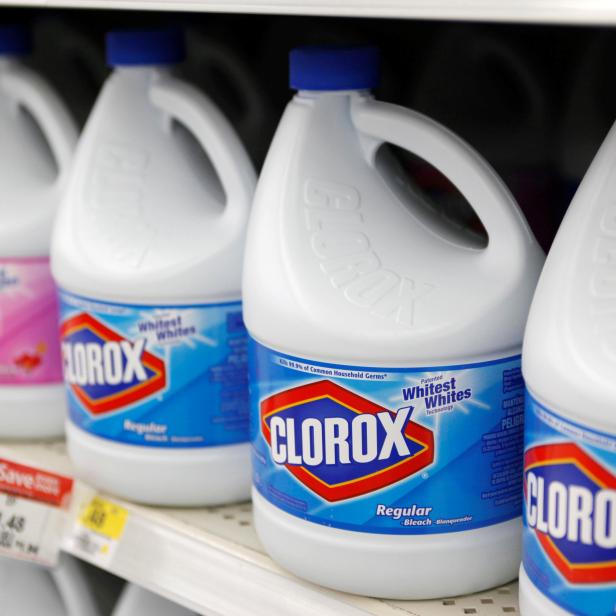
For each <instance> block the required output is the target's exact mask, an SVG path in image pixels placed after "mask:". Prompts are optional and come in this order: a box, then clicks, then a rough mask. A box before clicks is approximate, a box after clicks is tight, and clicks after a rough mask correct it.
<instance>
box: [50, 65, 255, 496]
mask: <svg viewBox="0 0 616 616" xmlns="http://www.w3.org/2000/svg"><path fill="white" fill-rule="evenodd" d="M203 151H205V152H206V155H207V158H205V157H203ZM253 185H254V172H253V171H252V167H251V165H250V163H249V162H248V159H247V156H246V154H245V152H244V150H243V148H242V146H241V144H240V143H239V141H238V140H237V137H236V136H235V134H234V133H233V131H232V129H231V128H230V126H229V125H228V123H227V122H226V121H225V120H224V118H222V114H220V112H219V111H218V110H217V109H215V108H214V107H213V105H212V104H211V103H210V101H209V100H208V99H207V98H205V97H204V96H203V95H202V94H200V93H199V92H197V91H195V90H194V89H193V88H191V87H189V86H187V85H186V84H184V83H182V82H180V81H178V80H177V79H175V78H173V76H172V75H171V74H170V73H169V71H168V70H166V69H162V68H159V67H155V66H154V67H134V68H119V69H116V70H115V71H114V73H113V74H112V75H111V77H110V78H109V80H108V81H107V83H106V85H105V87H104V88H103V91H102V92H101V95H100V96H99V99H98V101H97V104H96V106H95V108H94V111H93V113H92V116H91V117H90V119H89V121H88V123H87V125H86V128H85V130H84V135H83V138H82V140H81V142H80V145H79V149H78V153H77V156H76V165H75V169H74V172H73V175H72V180H71V185H70V186H69V190H68V193H67V198H66V200H65V202H64V203H63V207H62V209H61V213H60V217H59V222H58V225H57V227H56V233H55V236H54V249H53V271H54V276H55V278H56V280H57V282H58V284H59V286H60V288H61V300H62V308H61V312H62V320H61V331H62V337H63V357H64V366H65V381H66V385H67V390H68V395H69V423H68V425H67V442H68V450H69V454H70V455H71V458H72V460H73V462H74V463H75V464H76V465H77V467H78V468H79V469H80V470H81V472H82V474H83V476H84V477H86V478H87V479H89V480H90V481H91V482H92V483H94V484H95V485H97V486H98V487H100V488H102V489H105V490H108V491H110V492H112V493H115V494H118V495H120V496H123V497H125V498H130V499H131V500H137V501H140V502H145V503H153V504H161V505H177V506H184V505H186V506H188V505H204V504H212V505H213V504H220V503H224V502H232V501H237V500H242V499H244V498H247V497H248V494H249V485H250V479H249V470H248V468H249V467H248V445H247V444H246V442H245V441H246V437H245V436H243V433H244V431H246V432H247V427H246V428H243V426H244V424H246V423H247V419H246V420H244V419H243V415H244V413H245V410H242V408H241V407H242V402H241V401H242V399H243V398H245V396H246V392H245V391H244V389H245V377H242V376H241V363H242V362H243V361H245V359H243V355H242V348H243V346H245V343H244V341H243V340H244V337H245V335H244V334H243V333H242V328H243V323H242V322H241V304H240V291H239V288H240V276H241V261H242V251H243V239H244V234H245V224H246V218H247V213H248V205H249V202H250V196H251V191H252V188H253ZM93 344H94V345H97V346H98V347H99V350H98V351H97V350H94V351H91V353H94V355H91V356H88V357H89V359H87V358H86V359H82V357H83V358H85V357H86V356H85V355H82V354H83V353H84V352H85V351H84V350H85V349H86V347H88V345H93ZM131 354H132V357H133V360H131V359H130V356H131ZM92 358H94V359H92ZM83 362H89V363H87V364H86V363H83ZM92 362H94V363H92ZM114 362H115V363H114ZM86 365H87V369H86V368H85V366H86ZM130 365H132V368H131V367H130ZM93 366H94V367H93ZM84 370H85V372H84ZM223 405H226V406H225V407H224V408H223ZM225 409H226V410H227V411H229V413H228V414H227V415H226V416H224V414H221V413H222V411H223V410H225ZM218 420H220V421H218ZM126 469H130V472H129V473H128V472H126ZM154 477H155V478H156V480H155V481H153V480H152V478H154Z"/></svg>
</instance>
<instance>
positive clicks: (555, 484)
mask: <svg viewBox="0 0 616 616" xmlns="http://www.w3.org/2000/svg"><path fill="white" fill-rule="evenodd" d="M526 406H527V426H526V448H525V453H524V496H525V507H524V542H523V562H524V568H525V570H526V573H527V574H528V576H529V577H530V579H531V580H532V581H533V583H534V584H535V585H536V586H537V588H538V589H539V590H541V591H542V592H543V593H544V594H545V595H546V596H547V597H549V599H550V600H551V601H553V602H554V603H556V604H557V605H559V606H561V607H562V608H563V609H565V610H568V611H570V612H573V613H575V614H583V615H587V616H607V615H608V614H615V613H616V475H615V471H616V437H614V436H613V435H609V434H604V433H601V432H597V431H595V430H592V429H590V428H588V427H584V426H581V425H579V424H576V423H573V422H570V421H568V420H566V419H564V418H563V417H560V416H559V415H557V414H556V413H554V412H553V411H551V410H548V409H547V408H545V407H544V406H542V405H541V404H540V403H539V402H537V400H535V399H534V398H533V397H532V395H531V394H530V393H527V402H526Z"/></svg>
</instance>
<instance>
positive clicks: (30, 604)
mask: <svg viewBox="0 0 616 616" xmlns="http://www.w3.org/2000/svg"><path fill="white" fill-rule="evenodd" d="M0 614H2V616H41V614H45V616H98V614H99V610H98V607H97V605H96V602H95V600H94V597H93V594H92V590H91V588H90V586H89V584H88V581H87V580H86V578H85V576H84V574H83V571H82V569H81V566H80V565H79V563H78V562H77V561H76V560H75V559H73V558H72V557H70V556H67V555H64V554H63V555H62V556H61V558H60V562H59V563H58V565H57V566H56V567H54V568H51V569H48V568H46V567H42V566H40V565H35V564H33V563H30V562H25V561H19V560H11V559H8V558H5V557H0Z"/></svg>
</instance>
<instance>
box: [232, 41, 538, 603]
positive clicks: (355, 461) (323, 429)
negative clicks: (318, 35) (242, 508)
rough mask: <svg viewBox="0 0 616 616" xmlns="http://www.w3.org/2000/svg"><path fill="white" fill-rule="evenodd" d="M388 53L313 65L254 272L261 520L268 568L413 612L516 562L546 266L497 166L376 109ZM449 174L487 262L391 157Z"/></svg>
mask: <svg viewBox="0 0 616 616" xmlns="http://www.w3.org/2000/svg"><path fill="white" fill-rule="evenodd" d="M377 62H378V60H377V54H376V51H375V49H374V48H362V47H359V48H350V49H345V48H342V49H336V48H334V49H328V48H316V49H311V48H307V49H299V50H296V51H295V52H293V53H292V55H291V85H292V87H294V88H295V89H297V90H299V92H298V93H297V95H296V96H295V97H294V98H293V100H292V101H291V102H290V103H289V105H288V106H287V109H286V111H285V114H284V116H283V118H282V120H281V122H280V125H279V128H278V131H277V133H276V137H275V139H274V141H273V143H272V146H271V149H270V152H269V154H268V157H267V159H266V162H265V166H264V169H263V172H262V175H261V177H260V180H259V184H258V187H257V192H256V195H255V201H254V206H253V214H252V217H251V222H250V225H249V232H248V242H247V247H246V260H245V265H244V278H243V289H244V318H245V321H246V325H247V327H248V330H249V333H250V335H251V338H252V341H251V347H250V348H251V351H250V362H251V376H250V381H251V432H252V443H253V452H254V454H253V481H254V490H253V500H254V514H255V523H256V528H257V532H258V534H259V537H260V539H261V541H262V542H263V545H264V546H265V548H266V550H267V551H268V552H269V553H270V555H271V556H272V557H273V558H274V559H275V560H276V561H278V562H279V563H280V564H282V565H283V566H284V567H286V568H288V569H290V570H291V571H293V572H295V573H296V574H297V575H300V576H302V577H304V578H307V579H309V580H311V581H314V582H317V583H319V584H323V585H325V586H329V587H333V588H336V589H340V590H343V591H348V592H353V593H359V594H365V595H370V596H380V597H389V598H405V599H417V598H425V597H442V596H446V595H455V594H463V593H468V592H472V591H478V590H480V589H482V588H487V587H491V586H495V585H497V584H500V583H503V582H506V581H507V580H511V579H513V578H514V577H515V576H516V573H517V568H518V563H519V558H520V547H519V544H520V526H521V524H520V518H519V516H520V513H521V484H520V465H521V457H522V430H523V425H522V418H523V393H524V390H523V383H522V379H521V371H520V357H519V353H520V347H521V342H522V332H523V328H524V323H525V321H526V315H527V310H528V306H529V304H530V298H531V295H532V291H533V289H534V285H535V282H536V280H537V277H538V275H539V271H540V268H541V265H542V262H543V255H542V252H541V249H540V248H539V247H538V245H537V243H536V241H535V239H534V238H533V236H532V234H531V232H530V231H529V229H528V226H527V224H526V222H525V220H524V218H523V216H522V215H521V213H520V211H519V209H518V207H517V206H516V204H515V202H514V201H513V199H512V197H511V195H510V194H509V192H508V191H507V190H506V188H505V187H504V185H503V183H502V182H501V181H500V179H499V178H498V177H497V176H496V174H495V173H494V171H493V170H492V169H491V168H490V167H489V166H488V165H487V163H486V162H485V161H484V160H483V159H482V158H481V157H480V156H479V155H478V154H477V153H476V152H475V151H474V150H472V149H471V148H470V147H469V146H468V145H466V144H465V143H464V142H463V141H461V140H460V139H459V138H458V137H456V136H455V135H454V134H452V133H451V132H449V131H448V130H447V129H445V128H443V127H442V126H440V125H439V124H437V123H435V122H433V121H432V120H430V119H428V118H426V117H424V116H422V115H419V114H417V113H414V112H412V111H409V110H407V109H404V108H402V107H398V106H394V105H390V104H387V103H383V102H379V101H376V100H375V99H374V98H373V97H372V96H371V95H370V92H369V88H372V87H374V86H375V85H376V82H377V74H378V71H377ZM385 143H392V144H395V145H397V146H399V147H401V148H404V149H405V150H409V151H411V152H413V153H415V154H417V155H419V156H421V157H422V158H424V159H425V160H427V161H428V162H429V163H430V164H432V165H433V166H435V167H436V168H437V169H439V170H440V171H441V172H442V173H443V174H444V175H445V176H446V177H447V178H449V179H450V180H451V181H452V182H453V183H454V184H455V185H456V186H457V187H458V189H459V190H460V191H461V193H462V194H463V195H464V196H465V198H466V199H467V200H468V201H469V203H470V204H471V205H472V207H473V208H474V209H475V211H476V212H477V215H478V216H479V217H480V218H481V220H482V222H483V225H484V226H485V228H486V230H487V234H488V236H489V241H488V244H487V246H485V247H484V246H482V245H481V244H479V243H477V240H476V237H475V236H474V235H472V234H465V233H464V232H462V231H461V230H459V229H455V228H451V227H448V226H447V225H446V223H445V222H443V220H442V219H441V218H440V217H439V216H438V215H436V214H434V213H433V212H432V211H431V210H429V209H427V208H426V207H425V206H424V203H422V202H421V200H419V199H418V198H417V196H416V195H415V193H413V192H412V189H410V188H409V184H408V182H407V180H406V178H405V176H404V174H403V173H401V172H400V170H399V168H398V167H397V166H396V165H395V163H394V162H393V158H392V157H391V156H389V155H388V153H387V151H386V150H383V148H381V146H382V145H383V144H385Z"/></svg>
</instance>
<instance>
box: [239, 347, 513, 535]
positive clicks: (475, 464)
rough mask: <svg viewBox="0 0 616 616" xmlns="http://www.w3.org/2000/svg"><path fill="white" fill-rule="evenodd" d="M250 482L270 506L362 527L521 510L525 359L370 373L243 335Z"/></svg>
mask: <svg viewBox="0 0 616 616" xmlns="http://www.w3.org/2000/svg"><path fill="white" fill-rule="evenodd" d="M249 356H250V383H251V440H252V445H253V481H254V485H255V487H256V489H257V490H258V491H259V493H260V494H261V495H262V496H263V497H264V498H266V499H267V500H268V501H269V502H271V503H272V504H273V505H275V506H276V507H278V508H280V509H282V510H284V511H286V512H288V513H290V514H292V515H295V516H297V517H300V518H302V519H305V520H309V521H311V522H315V523H318V524H324V525H326V526H331V527H334V528H341V529H348V530H354V531H360V532H369V533H386V534H430V533H450V532H456V531H463V530H470V529H473V528H481V527H483V526H487V525H490V524H496V523H499V522H504V521H506V520H511V519H513V518H515V517H518V516H519V515H520V514H521V508H522V448H523V432H524V383H523V380H522V374H521V371H520V357H519V356H515V357H506V358H503V359H499V360H496V361H489V362H483V363H476V364H467V365H458V366H446V367H433V368H408V369H406V368H405V369H400V368H366V367H359V366H342V365H336V364H326V363H321V362H315V361H311V360H308V359H302V358H298V357H292V356H289V355H284V354H282V353H278V352H276V351H274V350H271V349H268V348H266V347H264V346H262V345H260V344H259V343H257V342H255V341H252V340H251V342H250V353H249Z"/></svg>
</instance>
